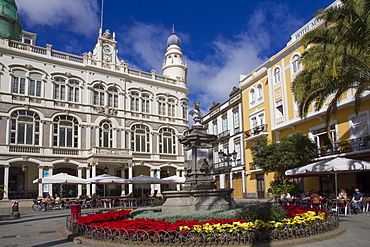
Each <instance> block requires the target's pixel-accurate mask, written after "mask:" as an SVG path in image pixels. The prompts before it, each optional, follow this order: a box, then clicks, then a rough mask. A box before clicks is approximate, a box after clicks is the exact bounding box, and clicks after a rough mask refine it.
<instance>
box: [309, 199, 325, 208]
mask: <svg viewBox="0 0 370 247" xmlns="http://www.w3.org/2000/svg"><path fill="white" fill-rule="evenodd" d="M310 205H311V208H318V209H321V205H322V202H321V201H320V199H319V198H314V199H312V200H311V201H310Z"/></svg>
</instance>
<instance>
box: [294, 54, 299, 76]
mask: <svg viewBox="0 0 370 247" xmlns="http://www.w3.org/2000/svg"><path fill="white" fill-rule="evenodd" d="M292 70H293V74H295V73H297V72H298V71H300V70H301V64H300V62H299V55H298V54H295V55H294V56H293V58H292Z"/></svg>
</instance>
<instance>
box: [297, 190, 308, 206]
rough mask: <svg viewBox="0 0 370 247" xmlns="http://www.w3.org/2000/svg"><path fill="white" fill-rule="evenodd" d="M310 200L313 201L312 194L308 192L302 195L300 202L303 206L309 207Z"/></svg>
mask: <svg viewBox="0 0 370 247" xmlns="http://www.w3.org/2000/svg"><path fill="white" fill-rule="evenodd" d="M310 200H311V198H310V193H309V192H308V191H307V190H306V191H305V192H302V193H301V195H300V197H299V202H300V203H301V204H303V206H309V205H310Z"/></svg>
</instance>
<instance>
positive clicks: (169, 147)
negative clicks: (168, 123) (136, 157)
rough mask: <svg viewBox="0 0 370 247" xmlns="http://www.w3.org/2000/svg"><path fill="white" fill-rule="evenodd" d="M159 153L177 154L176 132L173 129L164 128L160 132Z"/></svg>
mask: <svg viewBox="0 0 370 247" xmlns="http://www.w3.org/2000/svg"><path fill="white" fill-rule="evenodd" d="M159 152H160V153H163V154H175V153H176V136H175V131H174V130H173V129H171V128H162V129H160V131H159Z"/></svg>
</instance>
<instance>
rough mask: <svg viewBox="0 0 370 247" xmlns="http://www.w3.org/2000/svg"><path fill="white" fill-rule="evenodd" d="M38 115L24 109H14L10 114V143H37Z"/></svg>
mask: <svg viewBox="0 0 370 247" xmlns="http://www.w3.org/2000/svg"><path fill="white" fill-rule="evenodd" d="M39 140H40V117H39V115H38V114H37V113H35V112H32V111H26V110H19V111H15V112H13V113H12V114H11V116H10V143H11V144H27V145H39Z"/></svg>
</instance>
